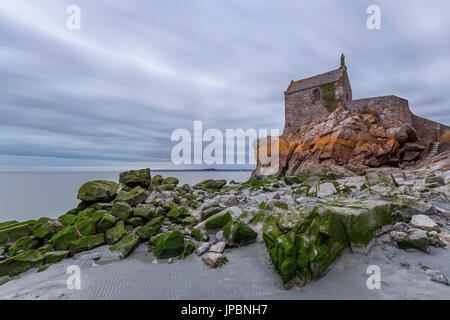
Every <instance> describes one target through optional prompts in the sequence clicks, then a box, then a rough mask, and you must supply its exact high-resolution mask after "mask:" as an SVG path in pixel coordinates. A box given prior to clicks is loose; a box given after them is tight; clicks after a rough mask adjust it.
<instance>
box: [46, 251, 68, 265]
mask: <svg viewBox="0 0 450 320" xmlns="http://www.w3.org/2000/svg"><path fill="white" fill-rule="evenodd" d="M69 253H70V252H69V251H68V250H61V251H49V252H45V253H44V264H52V263H58V262H60V261H62V260H64V259H66V258H67V257H68V256H69Z"/></svg>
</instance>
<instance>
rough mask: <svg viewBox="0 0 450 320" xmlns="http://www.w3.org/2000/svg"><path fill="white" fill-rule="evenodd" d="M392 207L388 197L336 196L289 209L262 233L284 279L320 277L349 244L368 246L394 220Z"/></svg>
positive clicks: (357, 246)
mask: <svg viewBox="0 0 450 320" xmlns="http://www.w3.org/2000/svg"><path fill="white" fill-rule="evenodd" d="M307 205H308V206H312V205H311V204H307ZM392 211H393V208H391V205H390V204H389V202H386V201H376V200H360V201H356V200H351V199H350V200H335V201H330V202H327V203H323V204H316V205H314V206H313V207H311V208H308V207H305V208H300V209H299V210H298V211H296V212H290V211H287V212H286V213H285V214H284V215H281V216H278V217H277V218H276V219H273V220H272V221H271V222H269V223H267V224H266V226H265V228H264V231H263V234H262V236H263V239H264V242H265V244H266V246H267V248H268V250H269V254H270V257H271V259H272V262H273V265H274V268H275V270H276V271H277V272H279V273H280V274H281V278H282V280H283V282H284V283H288V282H289V281H291V280H292V279H294V278H298V279H299V280H300V281H301V282H303V283H304V282H307V281H310V280H314V279H318V278H320V277H321V276H322V275H323V274H324V273H325V272H326V271H327V269H328V267H329V266H330V265H331V264H332V263H333V262H334V260H335V259H336V258H337V257H338V256H339V255H340V254H341V253H342V252H343V251H344V250H345V249H346V248H348V247H352V248H354V249H359V248H364V247H366V246H367V245H368V244H369V243H370V242H371V241H372V240H373V239H374V237H375V235H376V234H377V232H378V231H379V230H381V229H382V227H383V226H385V225H390V224H391V223H392Z"/></svg>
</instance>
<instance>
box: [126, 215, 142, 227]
mask: <svg viewBox="0 0 450 320" xmlns="http://www.w3.org/2000/svg"><path fill="white" fill-rule="evenodd" d="M127 223H128V224H131V225H132V226H133V227H139V226H142V225H143V224H144V223H145V221H144V219H143V218H142V217H132V218H130V219H128V220H127Z"/></svg>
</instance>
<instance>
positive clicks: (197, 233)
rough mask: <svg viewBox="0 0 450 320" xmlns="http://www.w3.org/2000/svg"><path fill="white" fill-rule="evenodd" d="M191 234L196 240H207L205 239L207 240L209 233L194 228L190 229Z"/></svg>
mask: <svg viewBox="0 0 450 320" xmlns="http://www.w3.org/2000/svg"><path fill="white" fill-rule="evenodd" d="M191 235H192V236H193V237H194V239H195V240H197V241H200V242H207V241H209V235H208V233H207V232H205V231H204V230H200V229H194V230H192V232H191Z"/></svg>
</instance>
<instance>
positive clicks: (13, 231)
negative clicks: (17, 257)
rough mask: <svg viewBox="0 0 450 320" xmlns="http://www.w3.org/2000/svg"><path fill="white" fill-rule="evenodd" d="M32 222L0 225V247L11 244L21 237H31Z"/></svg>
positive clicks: (14, 222)
mask: <svg viewBox="0 0 450 320" xmlns="http://www.w3.org/2000/svg"><path fill="white" fill-rule="evenodd" d="M33 224H34V221H25V222H17V221H13V222H6V223H3V224H2V225H0V246H3V245H6V244H12V243H13V242H15V241H17V240H19V239H20V238H22V237H25V236H28V235H31V233H32V231H33Z"/></svg>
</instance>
